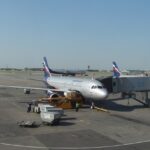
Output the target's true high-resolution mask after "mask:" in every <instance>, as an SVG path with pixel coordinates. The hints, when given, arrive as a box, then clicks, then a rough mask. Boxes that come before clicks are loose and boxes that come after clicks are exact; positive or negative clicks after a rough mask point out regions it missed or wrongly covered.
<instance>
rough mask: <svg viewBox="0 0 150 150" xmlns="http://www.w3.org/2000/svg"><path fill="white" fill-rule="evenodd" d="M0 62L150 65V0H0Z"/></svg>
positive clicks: (100, 66)
mask: <svg viewBox="0 0 150 150" xmlns="http://www.w3.org/2000/svg"><path fill="white" fill-rule="evenodd" d="M0 52H1V53H0V67H6V66H8V67H19V68H24V67H41V66H42V63H41V62H42V57H43V56H47V58H48V62H49V65H50V66H51V67H52V68H56V69H58V68H63V69H86V68H87V66H88V65H90V66H91V68H94V69H111V67H112V65H111V63H112V61H113V60H116V61H117V62H118V63H119V66H120V68H121V69H125V68H126V69H149V70H150V1H149V0H0Z"/></svg>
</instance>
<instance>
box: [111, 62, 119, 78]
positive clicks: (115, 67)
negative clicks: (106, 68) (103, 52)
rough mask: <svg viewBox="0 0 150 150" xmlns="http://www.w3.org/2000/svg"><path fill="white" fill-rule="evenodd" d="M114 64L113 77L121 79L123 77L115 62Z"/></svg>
mask: <svg viewBox="0 0 150 150" xmlns="http://www.w3.org/2000/svg"><path fill="white" fill-rule="evenodd" d="M112 64H113V77H115V78H119V77H120V75H121V72H120V70H119V68H118V66H117V64H116V62H115V61H113V62H112Z"/></svg>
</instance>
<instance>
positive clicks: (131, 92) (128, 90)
mask: <svg viewBox="0 0 150 150" xmlns="http://www.w3.org/2000/svg"><path fill="white" fill-rule="evenodd" d="M97 80H99V81H100V82H102V83H103V84H104V86H105V87H106V88H107V90H108V92H109V93H122V97H123V98H126V97H128V98H134V99H135V100H137V101H138V102H140V103H142V104H144V105H147V106H148V107H150V99H149V95H148V92H150V77H148V76H132V77H130V76H126V77H119V78H113V77H107V78H103V79H100V78H99V79H97ZM136 92H138V93H139V92H140V93H141V94H142V95H143V94H144V95H145V96H144V97H145V98H144V101H143V100H140V99H138V98H137V95H136Z"/></svg>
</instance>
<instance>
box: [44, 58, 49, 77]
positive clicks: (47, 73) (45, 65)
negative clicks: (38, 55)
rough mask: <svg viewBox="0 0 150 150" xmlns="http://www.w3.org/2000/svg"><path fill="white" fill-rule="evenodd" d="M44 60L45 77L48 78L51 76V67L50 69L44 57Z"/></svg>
mask: <svg viewBox="0 0 150 150" xmlns="http://www.w3.org/2000/svg"><path fill="white" fill-rule="evenodd" d="M43 59H44V62H43V67H44V69H43V70H44V77H45V78H47V77H50V76H51V73H50V71H49V67H48V63H47V60H46V57H43Z"/></svg>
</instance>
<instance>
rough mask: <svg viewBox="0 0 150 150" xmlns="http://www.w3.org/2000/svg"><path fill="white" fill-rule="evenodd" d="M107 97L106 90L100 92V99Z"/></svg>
mask: <svg viewBox="0 0 150 150" xmlns="http://www.w3.org/2000/svg"><path fill="white" fill-rule="evenodd" d="M107 95H108V92H107V90H106V89H103V91H101V92H100V96H101V98H106V97H107Z"/></svg>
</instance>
